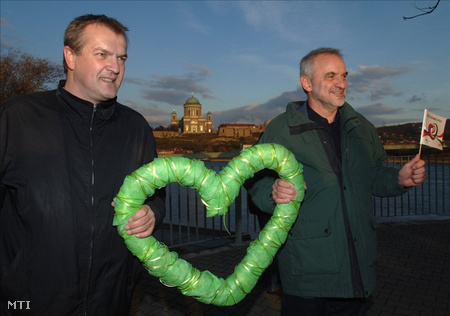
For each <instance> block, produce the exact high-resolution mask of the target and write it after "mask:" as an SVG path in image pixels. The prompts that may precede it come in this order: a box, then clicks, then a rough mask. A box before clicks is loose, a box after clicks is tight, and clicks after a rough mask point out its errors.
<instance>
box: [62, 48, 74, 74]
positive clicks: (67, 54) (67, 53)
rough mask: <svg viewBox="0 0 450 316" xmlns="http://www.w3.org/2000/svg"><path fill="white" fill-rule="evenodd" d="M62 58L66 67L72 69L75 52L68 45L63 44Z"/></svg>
mask: <svg viewBox="0 0 450 316" xmlns="http://www.w3.org/2000/svg"><path fill="white" fill-rule="evenodd" d="M63 54H64V60H65V61H66V64H67V68H69V69H70V70H73V68H74V67H75V58H74V57H75V53H74V52H73V50H72V49H71V48H70V47H69V46H64V49H63Z"/></svg>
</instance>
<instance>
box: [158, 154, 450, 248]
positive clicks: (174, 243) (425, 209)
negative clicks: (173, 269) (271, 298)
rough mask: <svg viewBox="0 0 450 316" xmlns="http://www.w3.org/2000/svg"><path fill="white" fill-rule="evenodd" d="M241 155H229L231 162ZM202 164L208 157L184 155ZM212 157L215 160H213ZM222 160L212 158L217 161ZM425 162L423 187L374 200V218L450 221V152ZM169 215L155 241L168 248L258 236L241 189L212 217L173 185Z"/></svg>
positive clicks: (397, 161)
mask: <svg viewBox="0 0 450 316" xmlns="http://www.w3.org/2000/svg"><path fill="white" fill-rule="evenodd" d="M238 154H239V153H226V155H225V154H224V155H225V156H227V157H228V158H230V157H233V156H236V155H238ZM186 157H189V158H195V159H204V158H208V154H195V155H189V156H188V155H186ZM209 157H211V156H209ZM217 157H221V156H220V154H214V158H217ZM412 158H413V155H410V156H389V157H388V159H387V161H386V164H387V165H389V166H394V167H396V168H401V166H403V165H404V164H405V163H406V162H408V161H409V160H411V159H412ZM422 159H424V160H425V161H426V170H427V176H426V180H425V182H424V183H423V184H422V185H421V186H419V187H414V188H412V189H411V190H409V191H408V192H407V193H406V194H404V195H402V196H398V197H389V198H379V197H374V198H373V206H374V215H375V216H376V217H377V218H379V219H380V220H389V219H393V218H398V217H406V216H422V215H445V216H450V153H449V152H446V153H445V152H442V153H439V154H427V155H424V154H422ZM227 163H228V161H222V162H217V161H206V162H205V165H206V166H207V167H208V168H210V169H213V170H215V171H216V172H217V173H218V172H219V171H220V170H221V169H222V168H223V167H224V166H225V165H226V164H227ZM166 194H167V197H166V208H167V213H166V217H165V219H164V222H163V224H162V227H161V228H160V229H159V230H158V231H156V232H155V234H154V236H155V237H156V238H157V239H158V240H160V241H162V242H164V243H165V244H166V245H167V246H168V247H169V248H173V247H180V246H183V247H188V246H189V245H192V244H196V243H204V242H211V241H214V242H219V243H220V241H224V242H225V241H226V242H228V243H229V242H230V239H231V241H232V242H233V243H235V244H241V243H242V242H243V240H245V239H254V238H255V237H256V235H257V234H258V233H259V230H260V228H259V226H258V221H257V218H256V216H255V215H253V214H250V212H249V211H248V209H247V192H246V190H245V189H244V188H241V192H240V195H239V196H238V197H237V198H236V200H235V201H234V203H232V205H231V206H230V208H229V210H228V212H227V213H226V214H225V215H224V216H221V217H208V216H207V212H206V208H205V206H204V205H203V204H202V202H201V200H200V197H199V195H198V193H197V192H196V191H195V190H194V189H192V188H187V187H183V186H181V185H179V184H178V183H170V184H169V185H168V186H167V187H166Z"/></svg>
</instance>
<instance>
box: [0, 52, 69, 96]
mask: <svg viewBox="0 0 450 316" xmlns="http://www.w3.org/2000/svg"><path fill="white" fill-rule="evenodd" d="M63 76H64V71H63V67H62V65H57V64H55V63H53V62H51V61H49V60H48V59H45V58H38V57H36V56H33V55H31V54H28V53H23V52H21V51H20V50H17V49H10V50H9V51H8V52H7V53H6V55H3V54H2V55H1V56H0V101H1V100H4V99H6V98H8V97H11V96H14V95H19V94H25V93H33V92H38V91H45V90H48V84H51V83H55V82H57V81H58V80H59V79H61V78H63Z"/></svg>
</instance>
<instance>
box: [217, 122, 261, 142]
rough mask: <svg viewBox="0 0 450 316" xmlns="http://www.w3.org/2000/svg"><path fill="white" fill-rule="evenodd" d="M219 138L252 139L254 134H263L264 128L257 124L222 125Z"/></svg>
mask: <svg viewBox="0 0 450 316" xmlns="http://www.w3.org/2000/svg"><path fill="white" fill-rule="evenodd" d="M218 129H219V137H233V138H240V137H250V136H252V134H253V133H261V132H262V126H261V125H258V126H256V125H255V124H232V123H226V124H220V125H219V128H218Z"/></svg>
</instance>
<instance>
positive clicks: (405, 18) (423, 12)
mask: <svg viewBox="0 0 450 316" xmlns="http://www.w3.org/2000/svg"><path fill="white" fill-rule="evenodd" d="M439 2H441V0H438V1H437V2H436V4H435V5H434V6H432V7H427V8H419V7H417V6H414V7H415V8H416V9H417V10H419V11H422V13H420V14H417V15H414V16H404V17H403V20H410V19H414V18H417V17H418V16H422V15H427V14H430V13H432V12H433V11H434V10H436V8H437V6H438V5H439Z"/></svg>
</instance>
